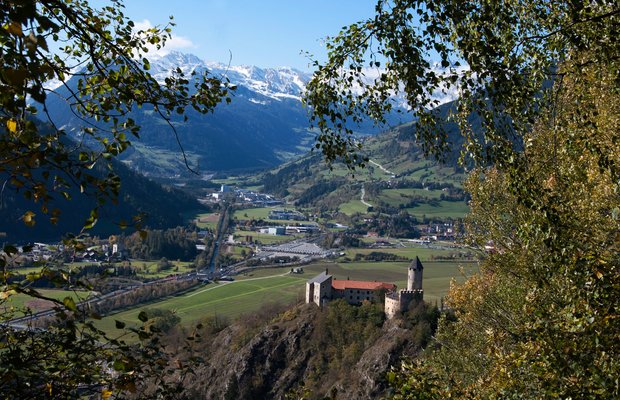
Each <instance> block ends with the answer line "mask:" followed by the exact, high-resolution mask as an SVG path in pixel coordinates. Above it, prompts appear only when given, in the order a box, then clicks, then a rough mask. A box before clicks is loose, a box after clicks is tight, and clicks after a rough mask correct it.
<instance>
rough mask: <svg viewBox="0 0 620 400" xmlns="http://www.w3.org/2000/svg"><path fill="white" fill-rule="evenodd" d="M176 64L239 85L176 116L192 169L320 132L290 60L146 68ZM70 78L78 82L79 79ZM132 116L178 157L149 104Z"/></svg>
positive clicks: (365, 129) (155, 161) (179, 167)
mask: <svg viewBox="0 0 620 400" xmlns="http://www.w3.org/2000/svg"><path fill="white" fill-rule="evenodd" d="M176 68H180V69H181V70H182V71H183V72H184V73H185V74H187V75H189V74H191V73H192V72H196V73H203V72H208V73H209V74H211V75H213V76H216V77H219V78H222V79H228V80H230V82H231V83H232V84H234V85H236V86H237V90H235V91H234V92H233V94H232V102H231V104H221V105H219V106H218V107H217V109H216V110H215V112H214V113H213V114H208V115H202V114H199V113H197V112H195V111H193V110H190V111H188V112H187V116H188V118H189V119H188V120H187V121H184V120H183V119H182V118H180V117H176V116H175V117H173V120H172V122H173V124H174V125H175V127H176V129H177V133H178V136H179V139H180V141H181V143H182V145H183V147H184V149H185V150H186V151H187V152H188V153H192V154H193V155H194V158H193V161H194V162H193V163H192V168H193V169H196V170H200V171H203V172H206V171H228V170H243V169H245V170H251V169H263V168H270V167H274V166H276V165H279V164H281V163H282V162H284V161H286V160H289V159H291V158H292V157H294V156H296V155H301V154H303V153H304V152H305V151H307V150H308V149H309V148H310V147H311V145H312V143H313V141H314V138H315V136H316V132H315V131H312V130H310V127H309V118H308V114H307V110H306V109H304V107H303V106H302V103H301V96H302V95H303V91H304V90H305V85H306V84H307V82H308V81H309V80H310V78H311V74H310V73H307V72H303V71H299V70H296V69H293V68H289V67H279V68H259V67H256V66H233V65H230V66H228V65H224V64H218V63H210V62H206V61H203V60H201V59H200V58H198V57H196V56H194V55H192V54H184V53H179V52H171V53H169V54H167V55H165V56H153V57H151V64H150V71H149V72H150V73H151V74H152V75H153V77H154V78H155V79H157V80H159V81H160V82H163V80H164V79H165V78H166V77H167V76H168V75H170V74H171V72H172V70H174V69H176ZM373 76H374V75H373V73H370V72H369V75H368V79H369V80H372V79H373ZM68 84H69V86H75V85H76V84H77V83H76V82H75V78H74V79H72V80H70V81H69V83H68ZM56 90H57V91H58V93H59V94H60V95H61V96H60V97H59V96H50V97H49V101H48V103H49V104H48V109H49V111H50V114H51V115H52V119H53V120H54V122H55V123H56V125H58V126H65V127H66V129H67V130H68V131H72V130H76V128H77V127H79V126H82V125H83V121H81V120H79V119H78V118H77V117H75V116H74V115H73V114H72V113H71V112H69V111H68V106H67V104H66V103H65V102H63V101H62V100H61V97H62V95H66V94H68V93H67V90H66V88H63V87H62V86H61V87H58V88H57V89H56ZM447 99H448V97H447V98H446V100H447ZM394 101H395V103H396V104H402V103H403V101H404V100H403V99H399V98H397V97H395V99H394ZM130 116H131V117H132V118H133V119H135V120H136V121H137V122H138V123H139V124H140V125H141V127H142V130H141V135H140V139H139V140H135V141H136V142H139V143H141V144H143V145H144V146H151V147H153V148H155V149H158V151H164V152H167V153H169V154H172V155H175V156H176V158H177V159H178V160H179V161H180V160H181V155H180V149H179V146H178V143H177V140H176V138H175V136H174V133H173V132H172V130H171V128H170V127H169V126H168V125H167V124H166V123H164V121H162V119H161V118H160V117H159V116H158V115H157V114H156V113H154V112H153V110H152V108H148V107H144V108H142V109H140V110H135V111H133V112H132V113H131V115H130ZM408 118H410V117H409V116H408V115H407V114H406V113H394V114H393V115H390V116H387V120H388V127H389V126H396V125H398V124H399V123H402V122H407V120H408ZM384 129H387V128H386V127H377V126H375V125H374V124H373V122H372V121H367V122H365V123H363V124H362V125H361V126H358V127H355V128H354V130H355V131H356V132H358V133H360V134H375V133H379V132H380V131H381V130H384ZM123 157H124V159H125V160H127V161H128V162H129V164H130V165H131V166H133V167H134V169H137V170H138V171H140V172H145V171H146V172H149V173H150V174H151V175H155V176H164V177H172V176H175V175H178V174H181V175H182V174H187V170H186V169H185V168H184V166H183V164H182V163H181V162H177V163H174V164H175V165H170V163H167V162H163V161H162V160H160V159H159V158H158V157H152V155H150V156H148V155H145V154H144V153H142V152H141V151H139V150H138V151H133V152H130V153H128V154H126V155H124V156H123Z"/></svg>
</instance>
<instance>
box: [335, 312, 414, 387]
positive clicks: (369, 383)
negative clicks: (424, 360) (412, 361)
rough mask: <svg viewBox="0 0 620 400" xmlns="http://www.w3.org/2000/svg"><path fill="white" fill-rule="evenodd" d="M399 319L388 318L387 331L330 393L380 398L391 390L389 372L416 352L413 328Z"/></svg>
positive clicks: (384, 327)
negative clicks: (403, 324) (405, 326)
mask: <svg viewBox="0 0 620 400" xmlns="http://www.w3.org/2000/svg"><path fill="white" fill-rule="evenodd" d="M399 325H400V321H398V320H387V321H386V322H385V323H384V325H383V334H382V335H381V337H380V338H379V339H378V340H377V341H376V342H375V343H373V344H372V346H370V347H369V348H368V349H366V351H364V353H363V355H362V357H361V358H360V360H359V361H358V362H357V364H356V366H355V368H353V369H352V371H351V374H350V375H349V377H348V379H346V380H341V381H339V382H337V383H336V384H335V385H334V386H333V387H332V389H331V390H330V393H335V394H336V395H337V398H339V399H340V398H341V399H376V398H379V397H381V396H382V395H384V394H385V392H386V391H387V390H388V389H389V386H388V382H387V380H386V373H387V372H388V371H389V370H390V368H391V367H392V366H395V365H398V362H399V361H400V360H401V359H402V357H403V356H413V355H414V353H415V352H414V350H415V348H414V345H413V343H412V341H411V336H412V335H411V331H409V330H407V329H403V328H401V327H400V326H399Z"/></svg>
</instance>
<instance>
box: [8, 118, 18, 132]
mask: <svg viewBox="0 0 620 400" xmlns="http://www.w3.org/2000/svg"><path fill="white" fill-rule="evenodd" d="M6 127H7V129H8V130H9V132H11V133H15V132H16V131H17V121H15V120H14V119H10V120H8V121H6Z"/></svg>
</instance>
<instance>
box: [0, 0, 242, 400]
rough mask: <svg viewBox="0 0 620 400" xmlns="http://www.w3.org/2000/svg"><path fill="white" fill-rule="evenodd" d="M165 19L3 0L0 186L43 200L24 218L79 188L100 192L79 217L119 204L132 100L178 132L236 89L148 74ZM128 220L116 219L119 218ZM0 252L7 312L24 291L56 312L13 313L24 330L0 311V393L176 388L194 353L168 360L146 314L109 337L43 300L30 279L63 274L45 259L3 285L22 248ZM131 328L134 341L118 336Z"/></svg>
mask: <svg viewBox="0 0 620 400" xmlns="http://www.w3.org/2000/svg"><path fill="white" fill-rule="evenodd" d="M172 25H173V23H172V21H170V22H169V23H168V24H167V25H166V26H163V27H154V28H148V29H138V28H137V27H136V25H135V24H134V22H133V21H131V20H130V19H129V18H127V17H126V16H125V14H124V7H123V3H122V1H120V0H110V2H109V3H108V4H107V5H104V6H101V7H98V8H97V7H93V6H91V5H90V4H89V2H88V1H86V0H37V1H35V0H8V1H3V2H2V3H0V43H1V44H2V46H1V47H0V61H1V64H2V68H1V69H0V180H1V182H2V183H1V184H0V187H1V188H2V189H1V192H2V193H4V191H5V190H15V191H17V192H21V194H22V195H23V196H24V197H25V198H27V199H30V200H32V201H34V203H36V204H37V206H38V207H39V208H38V209H31V210H28V211H26V212H24V214H23V215H22V217H21V219H22V220H23V222H24V223H25V224H26V225H28V226H33V225H34V224H35V221H36V219H37V216H38V214H44V215H47V216H48V217H49V219H50V221H51V222H52V223H56V222H57V221H58V220H59V218H60V208H59V207H58V206H57V203H56V201H57V200H59V199H60V200H62V199H71V197H72V196H73V195H74V194H75V193H83V194H84V195H86V196H91V197H94V198H95V199H96V203H95V207H94V209H92V211H90V216H88V218H87V219H86V221H85V222H84V224H83V227H84V228H86V229H88V228H91V227H93V226H94V225H95V223H96V222H97V220H98V217H99V210H100V208H101V206H102V205H103V204H105V203H110V202H111V203H113V204H116V203H117V200H118V199H117V197H118V195H119V190H120V184H121V182H120V178H119V175H118V174H117V173H116V172H115V171H114V168H113V164H112V163H111V161H112V160H113V159H114V158H115V157H117V156H118V155H120V154H121V153H122V152H123V151H125V150H126V149H128V148H129V147H130V146H131V140H133V139H135V138H139V136H140V126H139V124H138V123H137V122H136V121H135V120H133V119H131V118H130V117H129V115H130V111H131V110H132V109H134V108H136V107H149V108H150V109H152V110H153V112H154V113H156V115H159V116H160V117H161V118H162V119H163V121H164V122H166V123H167V124H168V126H169V127H170V132H171V135H175V136H176V131H175V128H174V126H173V124H172V123H171V119H172V118H173V116H174V115H177V114H178V115H184V113H185V111H186V110H188V109H193V110H195V111H197V112H199V113H208V112H212V111H213V110H214V109H215V107H216V106H217V104H218V103H220V102H221V101H223V100H226V101H229V100H230V98H229V93H230V90H232V89H234V88H233V87H232V86H231V85H229V82H227V81H225V80H223V79H221V78H218V77H215V76H211V75H208V74H205V75H200V76H198V75H194V73H192V74H190V75H186V74H184V73H183V71H181V70H180V69H177V70H175V71H173V72H172V73H171V74H170V75H169V76H167V77H166V78H165V80H164V81H163V82H159V81H157V80H156V79H155V78H154V77H153V76H152V75H151V74H150V73H149V68H150V65H149V61H148V54H147V53H149V51H152V50H156V49H161V48H162V47H163V46H164V45H165V43H166V41H167V40H168V39H170V37H171V27H172ZM51 96H55V97H60V98H61V99H63V100H64V101H65V102H66V103H67V104H68V105H69V109H70V112H72V113H73V114H74V115H75V116H76V117H77V118H79V119H80V120H81V121H82V124H81V126H80V128H79V131H77V132H71V133H70V132H67V131H65V130H64V128H62V127H59V126H57V125H55V123H54V121H53V119H52V118H51V117H50V113H49V112H48V111H49V110H48V108H47V103H48V102H47V100H48V99H49V98H50V97H51ZM177 141H178V138H177ZM179 146H180V148H181V152H183V151H182V147H181V143H179ZM186 165H187V162H186ZM188 167H189V166H188ZM76 188H77V190H75V189H76ZM2 193H0V195H1V194H2ZM73 211H75V210H73ZM72 217H73V218H79V217H78V216H72ZM138 222H140V220H139V219H136V220H134V223H138ZM128 224H130V223H129V222H122V221H119V225H121V226H126V225H128ZM142 233H144V232H142ZM74 245H75V249H81V248H83V247H84V244H83V243H74ZM3 250H4V252H2V253H0V267H1V268H2V269H3V270H4V273H3V286H2V288H1V293H0V304H1V305H2V306H3V307H4V306H7V308H6V310H13V309H12V308H10V307H8V305H9V304H10V300H11V296H12V295H14V294H16V293H25V294H28V295H31V296H34V297H38V298H41V299H44V300H48V301H52V302H54V303H55V304H56V306H57V311H58V313H57V314H56V317H57V318H58V319H57V320H55V321H54V322H53V323H51V324H50V325H48V326H46V327H45V328H44V329H33V328H32V326H31V324H30V323H29V322H28V321H25V322H24V321H22V322H20V324H24V325H27V326H25V327H24V326H16V325H19V324H18V323H17V322H15V320H12V319H13V318H14V317H16V316H18V311H19V312H21V311H23V310H13V311H15V313H14V312H10V313H9V312H7V313H3V315H2V317H0V320H2V326H1V329H0V361H1V364H2V368H1V369H0V393H2V397H5V398H79V397H81V396H93V395H99V396H100V397H101V398H110V397H111V396H114V397H115V398H124V397H144V398H156V397H159V398H175V397H176V396H177V395H178V393H179V392H180V388H181V387H182V385H183V382H184V380H185V377H186V375H187V374H188V373H189V372H190V371H191V365H192V363H193V362H195V361H196V360H194V359H190V360H185V361H187V362H185V363H184V364H183V365H182V364H181V363H180V362H177V363H174V362H173V360H174V357H173V356H172V355H171V354H169V353H167V350H166V349H165V347H163V346H161V343H160V342H159V338H158V336H157V334H156V333H155V330H157V323H156V322H153V323H148V322H147V321H148V318H149V317H148V316H147V315H146V314H141V315H140V317H139V318H140V320H141V321H142V322H143V323H146V324H145V325H144V326H141V327H137V328H129V327H127V328H126V327H125V326H124V324H123V323H120V322H117V328H118V329H119V332H120V333H119V334H118V335H117V336H114V335H110V336H108V334H107V333H106V332H102V331H100V330H99V329H97V328H96V327H95V325H94V324H93V322H92V319H93V318H95V319H96V318H100V316H99V315H97V313H95V312H93V310H89V309H88V307H86V306H84V305H80V304H76V303H75V301H74V300H73V299H72V298H71V297H66V298H65V299H64V300H62V301H56V300H54V299H48V298H45V296H43V295H41V294H40V293H37V292H36V291H35V290H34V289H33V288H32V287H31V285H32V282H33V281H34V280H36V279H39V278H41V277H43V276H45V277H47V278H48V279H50V281H52V282H54V283H57V284H59V285H61V286H62V285H67V284H68V282H69V279H70V276H69V274H68V272H67V271H64V270H62V269H58V268H56V267H54V266H47V267H45V268H43V270H42V271H41V272H40V273H31V274H28V276H27V278H26V279H25V280H24V281H23V282H10V281H9V278H10V277H11V273H10V272H9V271H8V270H7V266H8V263H9V262H10V259H11V258H12V256H14V255H15V254H16V253H17V248H16V247H14V246H5V248H4V249H3ZM189 256H193V251H192V252H190V254H189ZM78 285H79V284H78ZM150 295H151V297H152V295H153V293H151V294H150ZM128 334H130V335H133V337H134V338H135V342H132V343H127V342H125V341H124V339H123V338H124V337H125V336H126V335H128ZM190 340H192V339H190ZM177 361H178V360H177ZM147 386H148V387H147ZM151 388H152V390H151Z"/></svg>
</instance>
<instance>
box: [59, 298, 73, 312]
mask: <svg viewBox="0 0 620 400" xmlns="http://www.w3.org/2000/svg"><path fill="white" fill-rule="evenodd" d="M62 303H63V304H64V305H65V307H67V309H69V310H71V311H77V305H76V304H75V300H73V298H72V297H69V296H67V297H65V298H64V299H63V300H62Z"/></svg>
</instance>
